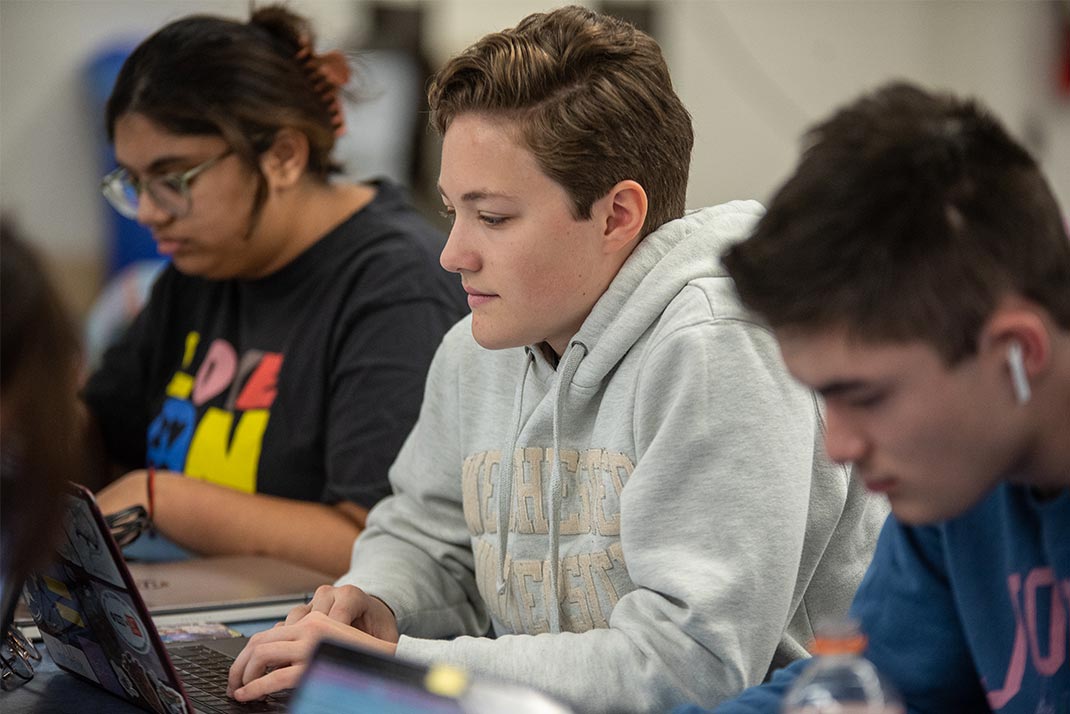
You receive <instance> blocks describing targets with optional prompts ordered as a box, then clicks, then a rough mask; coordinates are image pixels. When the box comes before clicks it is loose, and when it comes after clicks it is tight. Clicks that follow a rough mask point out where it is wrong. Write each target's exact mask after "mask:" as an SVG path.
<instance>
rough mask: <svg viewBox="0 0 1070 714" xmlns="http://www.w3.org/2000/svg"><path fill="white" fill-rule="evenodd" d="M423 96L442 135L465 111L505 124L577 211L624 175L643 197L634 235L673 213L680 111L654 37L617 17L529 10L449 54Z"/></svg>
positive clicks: (684, 143)
mask: <svg viewBox="0 0 1070 714" xmlns="http://www.w3.org/2000/svg"><path fill="white" fill-rule="evenodd" d="M428 101H429V103H430V105H431V122H432V124H433V126H434V127H435V128H436V129H437V130H438V131H439V132H440V133H442V134H445V132H446V129H448V128H449V126H450V123H451V122H452V121H453V120H454V119H455V118H456V117H457V116H458V115H460V114H463V113H466V112H477V113H485V114H489V115H492V116H500V117H504V118H506V119H509V120H511V121H515V122H516V124H517V127H518V129H519V133H520V137H521V140H522V141H523V143H524V144H525V145H526V147H527V148H528V149H529V150H530V151H531V152H532V153H533V154H534V155H535V158H536V160H537V161H538V162H539V166H540V167H541V168H542V170H543V172H544V173H546V175H547V176H549V177H550V178H552V179H553V180H554V181H556V182H557V183H558V184H560V185H561V186H563V187H564V188H565V190H566V191H567V192H568V194H569V196H570V198H571V199H572V202H573V210H574V215H575V216H576V217H577V218H584V219H586V218H590V216H591V205H592V204H593V203H594V202H595V201H596V200H597V199H599V198H601V197H602V196H604V195H605V194H606V193H607V192H608V191H609V190H610V189H611V188H612V187H613V186H614V185H615V184H617V183H618V182H620V181H623V180H626V179H631V180H634V181H637V182H638V183H639V184H640V185H641V186H642V187H643V189H644V190H645V191H646V192H647V198H648V206H649V208H648V213H647V218H646V222H645V224H644V225H643V233H642V234H643V235H644V236H645V235H646V234H648V233H650V232H651V231H652V230H654V229H655V228H657V227H658V226H660V225H661V224H663V223H665V222H667V221H670V220H672V219H674V218H679V217H680V216H682V215H683V213H684V204H685V200H686V191H687V176H688V170H689V168H690V163H691V146H692V144H693V142H694V137H693V133H692V128H691V116H690V115H689V114H688V112H687V109H685V108H684V105H683V103H682V102H681V101H680V98H679V97H677V96H676V93H675V92H673V89H672V81H671V80H670V78H669V69H668V67H667V65H666V64H665V59H664V57H662V54H661V48H660V47H658V44H657V42H655V41H654V39H653V38H651V37H650V36H649V35H647V34H646V33H644V32H641V31H639V30H637V29H636V28H635V27H634V26H632V25H631V24H629V23H627V22H625V21H623V20H620V19H617V18H614V17H609V16H607V15H602V14H599V13H596V12H592V11H590V10H587V9H584V8H581V7H565V8H561V9H559V10H555V11H553V12H549V13H537V14H534V15H529V16H528V17H526V18H524V19H523V20H522V21H521V22H520V24H518V25H517V26H516V27H515V28H511V29H508V30H503V31H501V32H495V33H492V34H489V35H487V36H485V37H484V38H483V39H481V40H479V41H478V42H477V43H476V44H474V45H472V46H471V47H469V48H468V49H467V50H465V51H464V52H462V53H461V54H460V55H458V56H457V57H454V58H453V59H451V60H450V61H449V62H448V63H447V64H446V65H445V66H444V67H443V68H442V69H441V70H439V72H438V73H437V74H436V75H435V76H434V77H433V78H432V81H431V85H430V89H429V90H428Z"/></svg>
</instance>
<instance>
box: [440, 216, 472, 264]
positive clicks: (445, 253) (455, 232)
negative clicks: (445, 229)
mask: <svg viewBox="0 0 1070 714" xmlns="http://www.w3.org/2000/svg"><path fill="white" fill-rule="evenodd" d="M438 262H439V265H441V266H442V267H443V268H445V269H446V270H448V271H449V272H451V273H461V272H465V273H474V272H476V271H478V270H479V268H480V264H481V262H480V258H479V254H478V253H477V252H476V251H475V249H474V247H473V246H472V245H470V241H469V240H468V239H467V236H466V234H465V231H464V230H463V229H462V227H461V220H460V218H457V219H455V220H454V223H453V227H452V228H451V229H450V234H449V237H448V238H446V245H445V247H443V248H442V253H441V255H439V257H438Z"/></svg>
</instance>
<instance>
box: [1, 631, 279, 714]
mask: <svg viewBox="0 0 1070 714" xmlns="http://www.w3.org/2000/svg"><path fill="white" fill-rule="evenodd" d="M273 624H274V622H273V621H269V622H243V623H240V624H234V625H231V627H233V628H234V629H235V630H237V631H238V632H240V633H242V634H243V635H246V636H249V635H252V634H254V633H256V632H260V631H261V630H265V629H267V628H268V627H271V626H272V625H273ZM37 647H38V649H39V650H40V651H41V654H42V656H43V659H42V661H40V662H38V663H36V664H35V666H34V676H33V679H31V680H30V681H29V682H27V683H26V684H24V685H22V686H21V687H19V688H18V689H14V690H12V691H10V692H0V711H2V712H3V714H60V713H61V712H62V713H63V714H68V713H69V714H98V713H99V714H113V713H114V714H127V713H130V714H144V710H142V709H138V708H137V707H135V706H133V705H132V704H128V703H127V702H125V701H123V700H122V699H119V698H118V697H116V696H114V695H113V694H110V693H109V692H107V691H106V690H104V689H102V688H100V687H98V686H96V685H93V684H90V683H89V682H86V681H85V680H82V679H79V678H78V677H75V676H74V675H73V674H68V673H67V672H64V671H63V670H61V669H60V668H59V667H57V666H56V664H55V663H54V662H53V661H52V658H51V657H49V656H48V652H47V651H46V650H45V647H44V645H42V644H41V643H37Z"/></svg>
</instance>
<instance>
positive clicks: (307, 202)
mask: <svg viewBox="0 0 1070 714" xmlns="http://www.w3.org/2000/svg"><path fill="white" fill-rule="evenodd" d="M374 197H375V189H374V188H373V187H371V186H368V185H366V184H323V183H318V182H315V181H313V180H312V179H311V178H308V177H306V178H305V180H303V181H302V182H301V183H300V184H299V185H297V186H295V187H294V188H293V190H291V191H287V192H286V193H285V194H283V195H280V196H278V197H277V198H276V200H275V201H273V202H271V201H269V203H270V204H271V205H265V206H264V215H262V216H261V218H260V226H259V230H258V232H260V233H261V236H262V239H264V240H268V241H270V242H272V243H273V244H275V245H277V246H278V251H277V252H276V253H275V254H274V255H273V257H272V260H271V263H270V265H269V266H266V268H265V270H264V271H263V275H270V274H272V273H274V272H275V271H278V270H280V269H282V268H283V267H285V266H286V265H288V264H289V263H290V262H292V261H293V260H294V259H295V258H297V256H299V255H301V254H302V253H304V252H305V251H306V250H308V249H309V248H310V247H311V246H312V245H314V244H315V243H316V242H317V241H319V240H320V239H321V238H323V237H324V236H325V235H327V234H328V233H330V232H331V230H333V229H334V228H335V227H337V226H338V225H339V224H340V223H342V222H343V221H344V220H346V219H347V218H349V217H350V216H351V215H353V214H354V213H356V212H357V211H358V210H360V209H361V208H363V207H364V206H366V205H367V204H368V203H370V202H371V200H372V199H373V198H374ZM263 275H262V276H263ZM262 276H260V277H262Z"/></svg>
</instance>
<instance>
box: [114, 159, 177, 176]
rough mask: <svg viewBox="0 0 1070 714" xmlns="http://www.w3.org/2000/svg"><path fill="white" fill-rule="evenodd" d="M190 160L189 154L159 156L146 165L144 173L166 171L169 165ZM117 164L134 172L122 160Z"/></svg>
mask: <svg viewBox="0 0 1070 714" xmlns="http://www.w3.org/2000/svg"><path fill="white" fill-rule="evenodd" d="M191 161H193V159H192V158H190V157H189V156H161V157H159V158H157V159H154V160H153V162H152V163H151V164H149V165H148V167H147V168H146V169H145V173H147V174H158V173H162V172H164V171H166V170H167V169H168V168H171V167H173V166H177V165H181V164H184V163H189V162H191ZM118 164H119V165H120V166H122V167H123V168H124V169H126V170H127V171H129V172H130V173H134V170H133V169H131V168H130V167H129V166H127V165H126V164H124V163H123V162H121V161H120V162H118Z"/></svg>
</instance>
